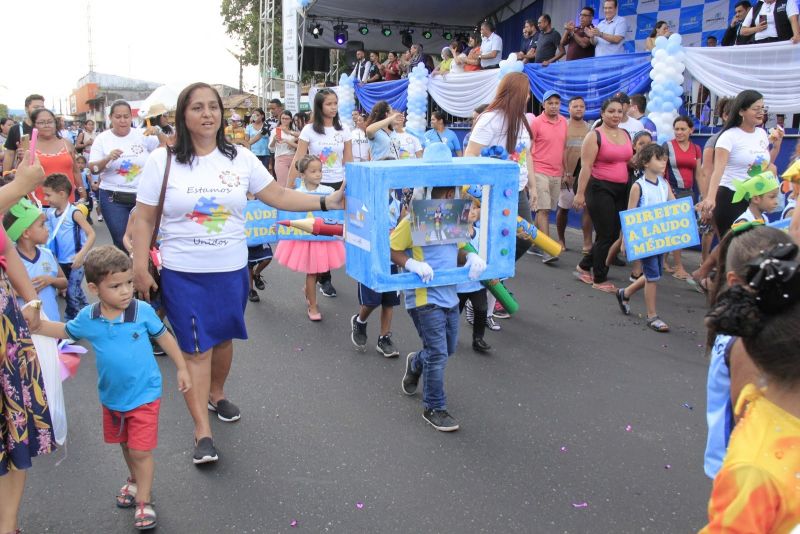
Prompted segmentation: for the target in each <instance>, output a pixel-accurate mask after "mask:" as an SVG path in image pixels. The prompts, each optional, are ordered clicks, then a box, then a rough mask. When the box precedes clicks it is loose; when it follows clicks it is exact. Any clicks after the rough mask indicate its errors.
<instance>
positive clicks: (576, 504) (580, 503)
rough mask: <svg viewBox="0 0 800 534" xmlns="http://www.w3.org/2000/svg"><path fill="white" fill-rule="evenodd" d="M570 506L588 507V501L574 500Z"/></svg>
mask: <svg viewBox="0 0 800 534" xmlns="http://www.w3.org/2000/svg"><path fill="white" fill-rule="evenodd" d="M572 507H573V508H588V507H589V503H588V502H574V503H572Z"/></svg>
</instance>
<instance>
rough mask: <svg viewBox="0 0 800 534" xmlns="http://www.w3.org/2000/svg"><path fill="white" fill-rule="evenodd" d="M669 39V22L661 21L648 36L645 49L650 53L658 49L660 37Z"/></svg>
mask: <svg viewBox="0 0 800 534" xmlns="http://www.w3.org/2000/svg"><path fill="white" fill-rule="evenodd" d="M662 36H663V37H669V22H667V21H666V20H659V21H658V22H656V26H655V28H653V31H651V32H650V35H648V36H647V39H645V41H644V49H645V50H647V51H648V52H649V51H650V50H652V49H654V48H655V47H656V39H657V38H658V37H662Z"/></svg>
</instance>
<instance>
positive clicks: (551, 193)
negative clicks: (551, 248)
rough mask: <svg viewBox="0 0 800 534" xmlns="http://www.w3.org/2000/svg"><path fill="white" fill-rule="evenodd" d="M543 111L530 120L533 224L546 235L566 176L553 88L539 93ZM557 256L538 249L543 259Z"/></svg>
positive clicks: (563, 123)
mask: <svg viewBox="0 0 800 534" xmlns="http://www.w3.org/2000/svg"><path fill="white" fill-rule="evenodd" d="M542 104H543V105H542V107H543V109H544V111H543V113H542V114H541V115H539V116H538V117H536V118H534V119H533V120H532V121H531V131H532V132H533V139H532V143H533V149H532V151H531V152H532V154H533V175H534V179H535V180H536V190H537V195H538V199H537V201H536V226H537V228H538V229H539V231H540V232H544V233H545V234H547V235H550V210H554V209H556V205H557V203H558V196H559V194H560V193H561V185H562V184H563V183H564V182H565V180H566V172H565V171H566V162H565V161H564V158H565V157H566V154H567V120H566V119H565V118H564V117H562V116H561V115H560V114H559V111H560V110H561V96H560V95H559V94H558V93H557V92H556V91H553V90H550V91H547V92H546V93H545V94H544V96H543V97H542ZM556 260H558V257H557V256H551V255H549V254H547V253H544V252H543V253H542V262H543V263H553V262H555V261H556Z"/></svg>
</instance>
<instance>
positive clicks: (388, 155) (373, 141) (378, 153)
mask: <svg viewBox="0 0 800 534" xmlns="http://www.w3.org/2000/svg"><path fill="white" fill-rule="evenodd" d="M397 115H402V113H399V112H395V111H392V106H390V105H389V103H388V102H387V101H386V100H379V101H378V102H376V103H375V105H374V106H372V111H371V112H370V114H369V117H368V118H367V139H369V141H370V152H371V153H372V160H373V161H379V160H382V159H400V155H399V154H398V153H397V149H396V148H395V146H394V145H393V144H392V137H393V134H394V122H395V121H396V120H397Z"/></svg>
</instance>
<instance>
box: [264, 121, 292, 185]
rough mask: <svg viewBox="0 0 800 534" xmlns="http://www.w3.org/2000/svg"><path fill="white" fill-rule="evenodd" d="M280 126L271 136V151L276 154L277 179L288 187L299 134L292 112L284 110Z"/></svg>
mask: <svg viewBox="0 0 800 534" xmlns="http://www.w3.org/2000/svg"><path fill="white" fill-rule="evenodd" d="M278 121H279V125H278V127H277V128H275V129H274V130H272V134H270V136H269V149H270V150H271V151H272V153H273V154H275V178H276V179H277V180H278V183H279V184H281V185H282V186H283V187H286V180H287V179H288V178H289V165H291V164H292V160H294V153H295V151H296V150H297V137H298V135H299V132H296V131H295V130H294V123H293V122H292V112H291V111H289V110H288V109H284V110H283V111H282V112H281V115H280V117H278Z"/></svg>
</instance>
